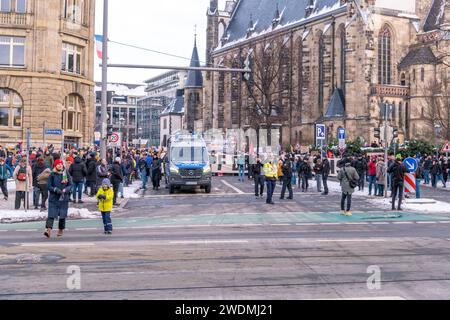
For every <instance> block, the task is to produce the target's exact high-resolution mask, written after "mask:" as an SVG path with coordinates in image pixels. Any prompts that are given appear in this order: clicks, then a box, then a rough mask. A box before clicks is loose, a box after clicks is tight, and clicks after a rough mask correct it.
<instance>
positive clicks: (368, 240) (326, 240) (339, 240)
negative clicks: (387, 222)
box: [316, 239, 386, 242]
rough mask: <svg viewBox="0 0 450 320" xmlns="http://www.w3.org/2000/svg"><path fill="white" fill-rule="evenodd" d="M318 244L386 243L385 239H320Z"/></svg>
mask: <svg viewBox="0 0 450 320" xmlns="http://www.w3.org/2000/svg"><path fill="white" fill-rule="evenodd" d="M316 242H386V240H385V239H323V240H322V239H319V240H316Z"/></svg>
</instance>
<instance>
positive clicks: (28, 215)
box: [0, 208, 100, 223]
mask: <svg viewBox="0 0 450 320" xmlns="http://www.w3.org/2000/svg"><path fill="white" fill-rule="evenodd" d="M99 217H100V214H99V213H93V212H90V211H89V210H88V209H77V208H69V214H68V218H69V219H97V218H99ZM46 219H47V211H44V212H40V211H39V210H29V211H27V212H25V210H0V223H17V222H30V221H43V220H46Z"/></svg>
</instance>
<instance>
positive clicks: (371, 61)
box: [197, 0, 450, 146]
mask: <svg viewBox="0 0 450 320" xmlns="http://www.w3.org/2000/svg"><path fill="white" fill-rule="evenodd" d="M227 9H228V11H226V10H225V11H220V10H218V1H217V0H211V2H210V8H209V9H208V12H207V18H208V28H207V62H208V64H209V65H210V66H223V67H243V66H244V61H245V60H246V59H247V58H248V59H249V60H250V61H252V60H255V61H256V60H257V59H258V57H257V53H258V52H261V48H262V50H266V49H269V50H270V48H271V46H272V44H273V43H277V44H280V43H281V44H282V47H283V49H282V51H280V53H279V54H278V58H277V59H275V60H273V61H274V62H273V63H276V64H279V75H278V80H277V81H278V83H279V91H278V98H277V99H276V100H277V103H276V104H277V105H276V106H275V108H276V110H278V113H279V114H280V115H283V117H279V119H278V120H279V121H280V123H279V125H280V126H281V130H280V136H281V143H282V145H283V146H286V145H295V144H300V145H309V144H312V143H314V139H315V137H314V128H315V124H317V123H324V124H326V126H327V129H328V133H327V134H328V139H333V138H336V136H337V132H338V129H339V128H346V130H347V136H348V138H350V139H355V138H357V137H361V138H363V140H364V141H365V142H367V143H370V142H372V141H374V140H377V139H375V137H374V129H375V128H380V127H383V126H384V117H383V109H385V107H384V106H385V105H388V106H389V110H391V112H390V113H389V117H388V126H389V128H390V130H389V132H388V137H384V134H383V136H382V137H381V140H390V135H391V134H392V129H393V128H397V129H398V130H399V140H400V142H403V141H405V140H409V139H412V138H425V139H431V138H432V137H434V136H435V132H434V131H435V130H434V129H433V124H432V123H431V122H430V121H428V120H429V119H426V118H427V116H426V111H423V109H426V108H427V107H428V106H427V101H428V100H427V99H426V98H425V96H427V95H428V93H427V90H426V89H427V86H428V84H429V83H430V82H432V81H440V80H442V77H443V76H444V74H445V77H447V75H448V73H447V72H444V70H447V69H446V64H445V60H446V59H443V58H442V57H443V56H445V57H446V56H447V54H446V52H449V53H450V51H449V50H447V49H448V41H447V38H449V39H450V33H449V30H450V28H447V29H445V26H446V25H447V23H448V22H450V1H446V0H409V1H401V2H395V1H385V0H301V1H298V0H280V1H276V2H274V1H270V0H240V1H227ZM252 68H254V66H253V65H252ZM449 88H450V86H449ZM255 101H256V99H252V97H251V92H250V89H249V86H248V83H246V81H245V80H244V79H243V77H241V75H239V74H236V73H205V74H204V86H203V97H202V104H201V107H199V108H200V110H201V114H202V116H201V122H200V123H199V125H200V126H201V127H202V128H203V130H207V129H211V128H213V129H223V130H224V131H225V130H227V129H236V128H249V127H252V126H253V125H254V124H253V122H252V118H254V116H255V115H254V114H253V111H252V110H255V108H254V104H255V103H256V102H255ZM449 122H450V116H449ZM430 123H431V124H430ZM197 129H198V128H197Z"/></svg>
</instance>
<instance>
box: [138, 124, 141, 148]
mask: <svg viewBox="0 0 450 320" xmlns="http://www.w3.org/2000/svg"><path fill="white" fill-rule="evenodd" d="M138 134H139V149H140V148H141V145H142V142H141V140H142V128H141V127H139V129H138Z"/></svg>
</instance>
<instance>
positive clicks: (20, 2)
mask: <svg viewBox="0 0 450 320" xmlns="http://www.w3.org/2000/svg"><path fill="white" fill-rule="evenodd" d="M16 12H17V13H26V12H27V0H16Z"/></svg>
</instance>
